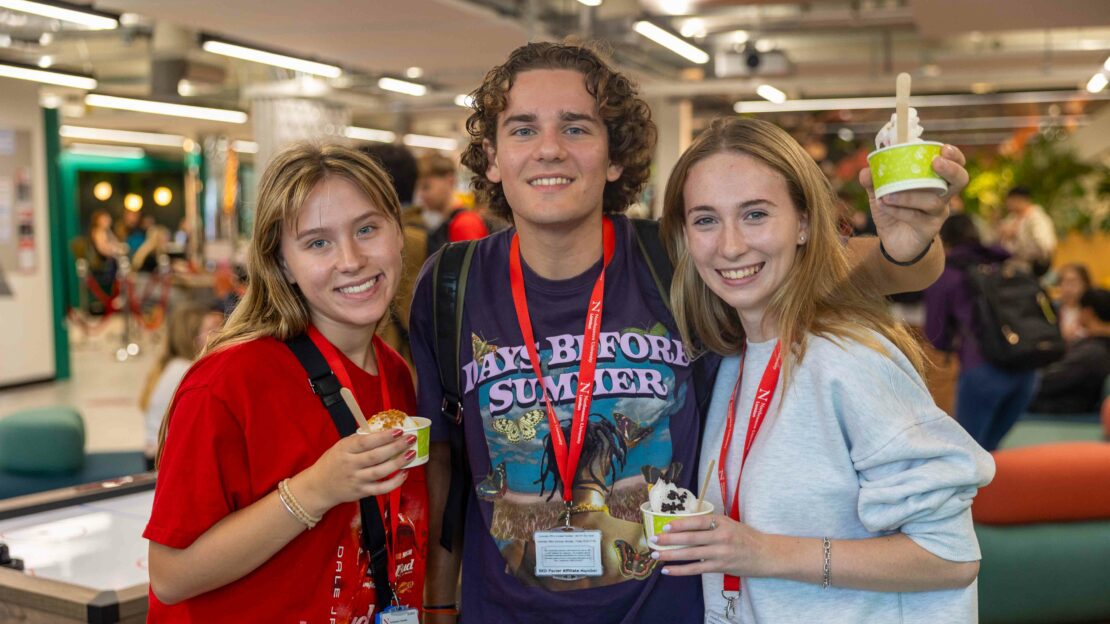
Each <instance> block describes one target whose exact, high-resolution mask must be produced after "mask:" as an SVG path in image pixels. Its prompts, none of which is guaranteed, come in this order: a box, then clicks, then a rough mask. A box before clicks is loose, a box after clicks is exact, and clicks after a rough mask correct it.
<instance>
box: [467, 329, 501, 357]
mask: <svg viewBox="0 0 1110 624" xmlns="http://www.w3.org/2000/svg"><path fill="white" fill-rule="evenodd" d="M470 347H471V349H473V351H474V361H475V362H477V363H478V364H481V363H482V360H483V359H485V357H486V356H487V355H489V354H491V353H493V352H494V351H497V345H496V344H494V343H493V341H492V340H490V341H488V342H487V341H485V340H482V339H481V338H479V337H478V334H475V333H471V334H470Z"/></svg>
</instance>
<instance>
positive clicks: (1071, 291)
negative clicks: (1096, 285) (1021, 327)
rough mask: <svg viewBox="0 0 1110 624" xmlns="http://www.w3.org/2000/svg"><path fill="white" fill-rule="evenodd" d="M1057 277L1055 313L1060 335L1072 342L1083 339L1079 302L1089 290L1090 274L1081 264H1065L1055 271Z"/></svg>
mask: <svg viewBox="0 0 1110 624" xmlns="http://www.w3.org/2000/svg"><path fill="white" fill-rule="evenodd" d="M1056 275H1057V276H1058V277H1059V282H1058V286H1059V288H1058V291H1057V292H1058V293H1059V297H1058V298H1057V300H1056V312H1057V314H1058V315H1059V317H1060V334H1061V335H1062V336H1063V337H1064V340H1066V341H1068V342H1073V341H1075V340H1079V339H1080V338H1084V337H1085V336H1086V335H1087V330H1086V329H1084V327H1083V324H1082V323H1081V322H1080V311H1079V310H1080V306H1079V300H1080V299H1081V298H1082V297H1083V294H1084V293H1086V292H1087V290H1088V289H1090V288H1091V274H1090V273H1089V272H1088V271H1087V267H1085V266H1083V265H1082V264H1078V263H1073V264H1065V265H1064V266H1062V267H1060V268H1059V269H1058V270H1057V271H1056Z"/></svg>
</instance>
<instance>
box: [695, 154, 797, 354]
mask: <svg viewBox="0 0 1110 624" xmlns="http://www.w3.org/2000/svg"><path fill="white" fill-rule="evenodd" d="M683 195H684V197H685V200H686V201H685V204H686V205H685V208H684V214H685V228H684V230H685V237H686V246H687V249H688V251H689V254H690V259H691V260H692V261H693V263H694V265H695V267H696V268H697V271H698V275H699V276H701V279H702V280H703V281H705V283H706V285H707V286H708V287H709V289H710V290H712V291H713V292H714V293H715V294H716V295H717V296H719V297H720V298H721V299H722V300H724V301H725V303H727V304H728V305H730V306H732V307H733V308H735V309H736V311H737V312H738V313H739V314H740V319H741V322H742V323H743V325H744V331H745V333H746V334H747V335H748V337H749V338H750V339H752V340H756V341H761V340H765V339H767V338H770V337H772V335H773V334H772V335H768V333H767V332H769V331H770V332H773V331H774V326H773V324H772V322H771V319H765V318H764V312H765V311H766V308H767V304H768V303H769V302H770V300H771V297H772V295H774V293H775V292H776V291H777V290H778V289H779V287H781V286H782V284H783V282H785V281H786V277H787V275H788V274H789V273H790V269H791V267H793V266H794V259H795V255H796V252H797V248H798V245H800V244H804V242H805V238H806V236H807V234H808V224H807V221H806V219H805V216H804V215H802V214H801V213H800V212H799V210H798V209H797V208H796V207H795V206H794V202H793V201H792V200H791V199H790V193H789V191H788V189H787V185H786V180H785V179H784V178H783V176H782V175H781V174H779V173H778V172H777V171H775V170H774V169H772V168H771V167H769V166H767V165H765V164H764V163H762V162H760V161H758V160H756V159H754V158H752V157H751V156H747V155H745V154H739V153H735V152H724V153H717V154H713V155H712V156H709V157H707V158H705V159H704V160H702V161H700V162H698V163H697V164H695V165H693V166H692V167H691V168H690V172H689V176H688V177H687V178H686V183H685V185H684V186H683Z"/></svg>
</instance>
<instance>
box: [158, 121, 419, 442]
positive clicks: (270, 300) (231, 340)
mask: <svg viewBox="0 0 1110 624" xmlns="http://www.w3.org/2000/svg"><path fill="white" fill-rule="evenodd" d="M332 175H335V176H341V177H343V178H344V179H346V180H347V181H349V182H350V183H352V184H354V185H355V187H356V188H358V189H359V190H360V191H362V193H363V194H364V195H366V197H367V199H369V200H370V203H371V204H373V205H374V206H375V207H377V208H378V209H380V210H381V211H382V212H383V213H385V215H386V216H387V217H388V218H389V220H390V221H391V222H393V224H394V225H395V226H396V227H397V231H398V234H399V233H400V231H401V204H400V202H399V201H398V199H397V193H396V191H394V190H393V185H392V184H390V182H389V176H388V175H387V174H386V173H385V172H384V171H382V169H381V167H380V166H379V165H378V164H377V163H376V162H374V160H373V159H372V158H370V157H369V156H367V155H365V154H362V153H361V152H359V151H358V150H354V149H351V148H349V147H345V146H342V145H334V144H325V145H319V144H311V143H300V144H297V145H293V146H291V147H289V148H286V149H285V150H283V151H281V152H280V153H279V154H277V156H275V157H274V158H273V160H271V161H270V164H269V165H268V166H267V167H266V171H265V172H263V174H262V178H261V180H260V181H259V184H258V205H257V208H256V210H255V218H254V232H253V233H252V235H251V243H250V246H249V248H248V250H247V291H246V293H245V294H244V295H243V299H242V301H240V302H239V304H238V305H237V306H236V307H235V310H234V311H233V312H232V313H231V316H230V317H229V318H228V319H227V322H226V323H225V324H224V326H223V329H221V330H220V331H218V332H216V333H214V334H213V336H212V337H211V339H210V340H209V341H208V346H207V347H206V348H205V349H204V351H203V352H202V354H201V357H204V356H205V355H208V354H210V353H213V352H215V351H218V350H220V349H224V348H227V347H230V346H232V345H236V344H240V343H244V342H249V341H251V340H256V339H259V338H276V339H278V340H287V339H289V338H292V337H294V336H297V335H300V334H302V333H304V332H305V331H306V330H307V329H308V325H309V319H310V316H309V311H308V304H307V302H306V301H305V299H304V295H302V294H301V291H300V289H299V288H297V287H296V286H294V285H292V284H290V283H289V282H288V281H287V280H286V278H285V274H284V273H283V272H282V264H281V262H282V261H281V237H282V233H283V232H284V229H285V228H291V227H296V222H297V217H298V216H299V215H300V211H301V207H302V206H304V204H305V201H307V200H308V196H309V195H310V194H311V193H312V191H313V190H314V189H315V188H316V185H318V184H319V183H320V182H322V181H323V180H324V179H326V178H327V177H328V176H332ZM169 421H170V414H169V413H167V414H166V417H165V418H163V419H162V426H161V428H160V430H159V432H158V449H159V451H158V454H159V461H160V460H161V453H162V451H161V449H162V448H163V447H164V442H165V440H166V432H167V431H168V429H169Z"/></svg>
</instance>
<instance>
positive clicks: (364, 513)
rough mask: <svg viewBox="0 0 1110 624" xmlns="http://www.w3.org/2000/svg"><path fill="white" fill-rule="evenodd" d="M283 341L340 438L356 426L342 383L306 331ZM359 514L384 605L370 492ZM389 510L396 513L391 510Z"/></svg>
mask: <svg viewBox="0 0 1110 624" xmlns="http://www.w3.org/2000/svg"><path fill="white" fill-rule="evenodd" d="M285 345H286V346H287V347H289V350H290V351H292V352H293V355H295V356H297V360H298V361H299V362H300V363H301V366H302V367H304V370H305V372H306V373H308V384H309V386H311V387H312V392H313V393H315V394H316V396H318V397H320V402H321V403H323V404H324V407H325V408H326V409H327V410H328V414H330V415H331V420H332V423H333V424H334V425H335V429H336V430H337V431H338V432H339V436H340V437H341V438H345V437H347V436H349V435H351V434H352V433H354V432H355V431H356V430H357V429H358V425H357V423H356V422H355V417H354V415H353V414H351V410H350V408H348V407H347V403H346V402H344V401H343V397H342V396H341V395H340V394H339V390H340V389H341V388H342V385H340V383H339V379H338V378H337V377H336V376H335V373H334V372H333V371H332V370H331V367H330V366H328V362H327V360H325V359H324V355H323V354H322V353H320V349H318V348H317V347H316V344H315V343H313V342H312V339H311V338H309V337H308V335H307V334H301V335H299V336H295V337H293V338H290V339H289V340H286V341H285ZM358 507H359V514H360V516H361V518H362V547H363V548H364V549H365V550H366V552H367V553H368V554H369V557H370V575H371V577H372V578H373V579H374V587H375V592H376V594H375V602H377V604H378V605H379V606H380V605H388V604H389V603H391V602H392V601H393V586H392V585H390V584H389V565H390V563H389V553H388V552H387V551H386V547H385V525H384V524H383V523H382V516H381V514H380V513H379V512H378V501H377V499H376V498H375V497H373V496H367V497H365V498H360V499H359V501H358ZM391 513H397V510H392V512H391Z"/></svg>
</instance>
